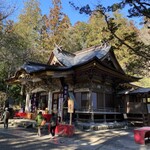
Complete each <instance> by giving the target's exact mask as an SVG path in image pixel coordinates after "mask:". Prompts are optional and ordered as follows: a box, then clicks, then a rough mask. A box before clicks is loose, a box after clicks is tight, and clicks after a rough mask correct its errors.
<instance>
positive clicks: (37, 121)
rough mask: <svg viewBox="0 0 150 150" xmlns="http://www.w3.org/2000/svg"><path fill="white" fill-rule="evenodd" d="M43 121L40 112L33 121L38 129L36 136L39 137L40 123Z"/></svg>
mask: <svg viewBox="0 0 150 150" xmlns="http://www.w3.org/2000/svg"><path fill="white" fill-rule="evenodd" d="M43 120H44V117H43V116H42V112H41V111H40V112H39V113H38V115H37V116H36V118H35V121H36V123H37V127H38V133H37V135H38V136H41V123H42V121H43Z"/></svg>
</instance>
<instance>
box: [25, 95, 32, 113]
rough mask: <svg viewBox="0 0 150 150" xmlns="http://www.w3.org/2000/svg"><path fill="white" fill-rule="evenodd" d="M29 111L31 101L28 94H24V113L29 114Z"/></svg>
mask: <svg viewBox="0 0 150 150" xmlns="http://www.w3.org/2000/svg"><path fill="white" fill-rule="evenodd" d="M30 111H31V100H30V93H29V92H27V93H26V105H25V112H28V113H29V112H30Z"/></svg>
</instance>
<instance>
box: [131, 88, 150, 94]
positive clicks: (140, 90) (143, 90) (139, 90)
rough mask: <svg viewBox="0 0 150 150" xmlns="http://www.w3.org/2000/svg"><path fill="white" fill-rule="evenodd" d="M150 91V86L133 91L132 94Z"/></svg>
mask: <svg viewBox="0 0 150 150" xmlns="http://www.w3.org/2000/svg"><path fill="white" fill-rule="evenodd" d="M148 92H150V88H138V89H136V90H134V91H131V92H130V94H134V93H148Z"/></svg>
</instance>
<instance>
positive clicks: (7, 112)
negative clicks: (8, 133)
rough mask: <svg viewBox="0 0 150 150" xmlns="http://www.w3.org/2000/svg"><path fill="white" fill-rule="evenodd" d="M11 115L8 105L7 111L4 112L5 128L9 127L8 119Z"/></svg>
mask: <svg viewBox="0 0 150 150" xmlns="http://www.w3.org/2000/svg"><path fill="white" fill-rule="evenodd" d="M9 117H10V113H9V111H8V108H7V107H6V108H5V111H4V113H3V116H2V118H3V121H4V128H5V129H7V128H8V120H9Z"/></svg>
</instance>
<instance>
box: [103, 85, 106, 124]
mask: <svg viewBox="0 0 150 150" xmlns="http://www.w3.org/2000/svg"><path fill="white" fill-rule="evenodd" d="M103 108H104V111H105V112H106V102H105V86H104V87H103ZM104 122H106V114H104Z"/></svg>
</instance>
